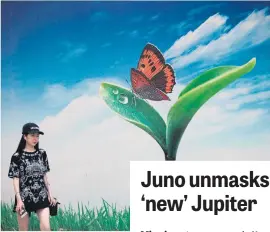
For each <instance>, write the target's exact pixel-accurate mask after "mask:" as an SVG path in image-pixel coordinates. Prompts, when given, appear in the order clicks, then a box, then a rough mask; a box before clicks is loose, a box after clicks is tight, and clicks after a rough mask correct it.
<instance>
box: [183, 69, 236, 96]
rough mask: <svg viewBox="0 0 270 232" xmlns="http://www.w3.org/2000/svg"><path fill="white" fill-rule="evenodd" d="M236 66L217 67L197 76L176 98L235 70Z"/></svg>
mask: <svg viewBox="0 0 270 232" xmlns="http://www.w3.org/2000/svg"><path fill="white" fill-rule="evenodd" d="M236 67H237V66H221V67H217V68H213V69H210V70H208V71H206V72H204V73H203V74H201V75H200V76H198V77H197V78H195V79H193V80H192V81H191V82H190V83H189V84H188V85H187V86H186V87H185V88H184V89H183V90H182V92H181V93H180V94H179V96H178V98H179V97H181V96H183V95H184V94H186V93H187V92H189V91H190V90H192V89H194V88H196V87H198V86H199V85H202V84H204V83H205V82H207V81H209V80H211V79H213V78H216V77H218V76H219V75H221V74H223V73H225V72H227V71H230V70H232V69H234V68H236Z"/></svg>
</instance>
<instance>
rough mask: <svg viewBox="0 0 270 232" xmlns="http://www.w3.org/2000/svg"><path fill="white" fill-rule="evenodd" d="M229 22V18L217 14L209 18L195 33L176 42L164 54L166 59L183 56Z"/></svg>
mask: <svg viewBox="0 0 270 232" xmlns="http://www.w3.org/2000/svg"><path fill="white" fill-rule="evenodd" d="M226 21H227V17H225V16H222V15H219V14H215V15H213V16H211V17H209V18H208V19H207V20H206V21H205V22H204V23H203V24H201V25H200V26H199V27H198V28H197V29H196V30H195V31H189V32H188V33H187V34H186V35H184V36H182V37H181V38H180V39H178V40H176V41H175V42H174V44H173V45H172V46H171V47H170V48H169V49H168V50H167V51H166V52H165V53H164V57H165V58H166V59H169V58H173V57H176V56H179V55H181V54H182V53H183V52H184V51H186V50H188V49H189V48H191V47H192V46H194V45H196V44H198V43H199V42H200V41H201V40H202V39H204V38H205V37H209V36H210V35H212V34H213V33H215V32H216V31H217V30H220V29H221V28H222V27H223V26H224V24H225V23H226Z"/></svg>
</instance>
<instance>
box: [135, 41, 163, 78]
mask: <svg viewBox="0 0 270 232" xmlns="http://www.w3.org/2000/svg"><path fill="white" fill-rule="evenodd" d="M164 66H165V59H164V57H163V55H162V54H161V52H160V51H159V50H158V48H157V47H155V46H154V45H153V44H150V43H148V44H146V46H145V47H144V49H143V51H142V53H141V56H140V59H139V62H138V65H137V69H138V70H139V71H141V72H142V73H143V74H144V75H145V76H146V78H147V79H148V80H151V79H152V78H153V77H154V76H155V75H156V74H158V73H159V72H160V71H161V70H162V69H163V68H164Z"/></svg>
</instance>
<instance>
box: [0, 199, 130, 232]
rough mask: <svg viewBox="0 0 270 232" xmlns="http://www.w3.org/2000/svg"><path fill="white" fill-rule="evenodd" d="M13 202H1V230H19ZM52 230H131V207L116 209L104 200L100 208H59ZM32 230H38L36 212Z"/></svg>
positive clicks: (33, 215) (82, 206)
mask: <svg viewBox="0 0 270 232" xmlns="http://www.w3.org/2000/svg"><path fill="white" fill-rule="evenodd" d="M12 208H13V202H11V203H10V204H8V203H4V202H1V230H5V231H12V230H13V231H14V230H16V231H18V223H17V216H16V213H13V212H12ZM50 223H51V230H54V231H59V230H63V231H89V230H90V231H91V230H92V231H129V230H130V209H129V208H125V209H124V210H116V207H115V206H112V205H109V204H108V203H107V202H106V201H105V200H103V206H102V207H100V208H99V209H98V208H96V209H89V208H87V207H86V206H84V205H82V204H78V208H77V209H76V210H75V209H74V208H72V207H71V206H69V207H68V208H64V209H62V208H59V211H58V215H57V216H54V217H51V219H50ZM29 230H30V231H38V230H40V229H39V221H38V218H37V215H36V214H35V213H32V214H31V217H30V223H29Z"/></svg>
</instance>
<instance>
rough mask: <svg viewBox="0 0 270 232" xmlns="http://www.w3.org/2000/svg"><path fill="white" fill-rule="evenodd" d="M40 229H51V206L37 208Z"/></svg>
mask: <svg viewBox="0 0 270 232" xmlns="http://www.w3.org/2000/svg"><path fill="white" fill-rule="evenodd" d="M37 215H38V219H39V225H40V230H42V231H51V228H50V210H49V207H47V208H44V209H39V210H37Z"/></svg>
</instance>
